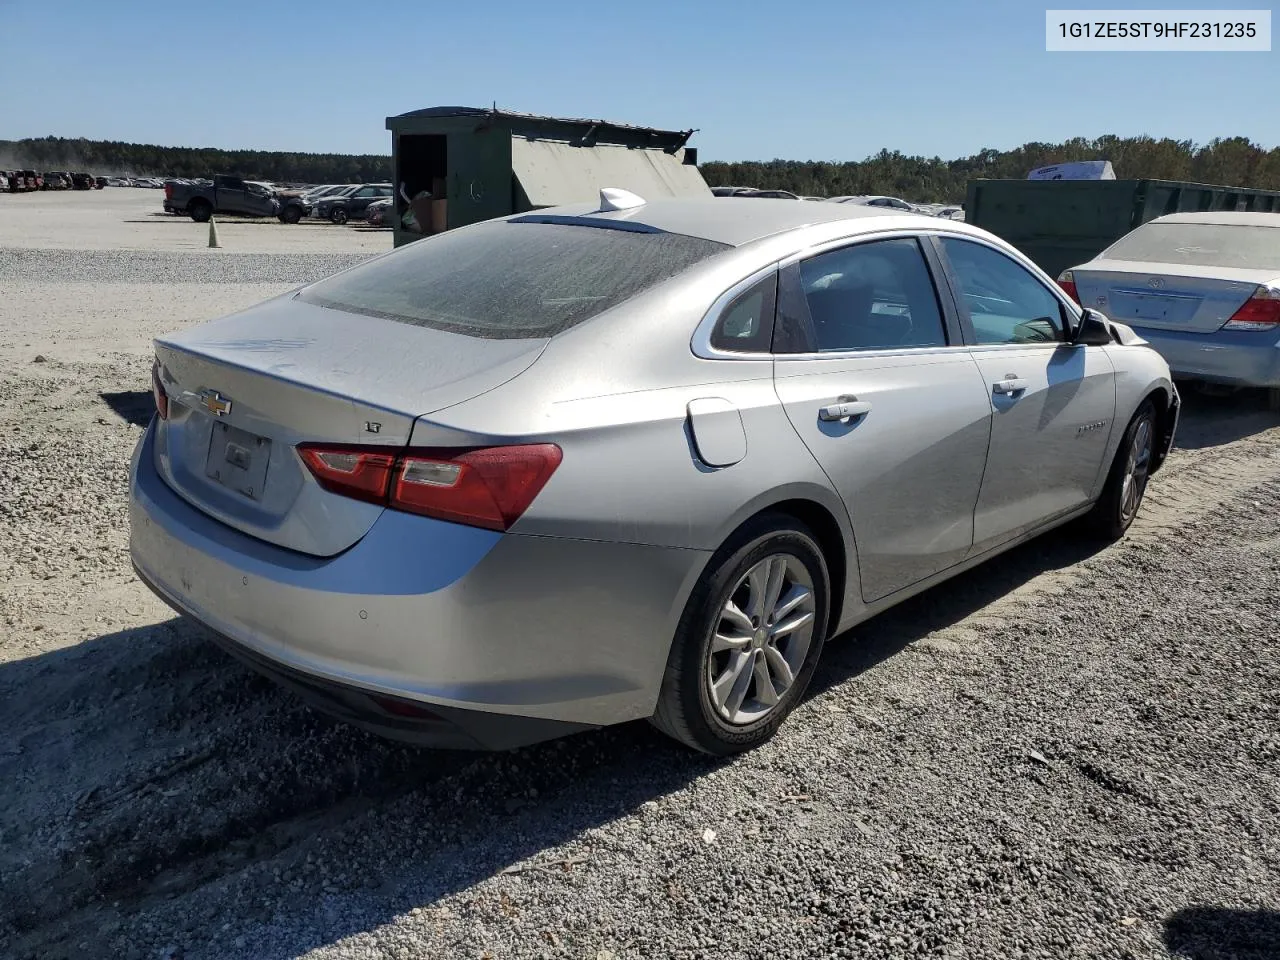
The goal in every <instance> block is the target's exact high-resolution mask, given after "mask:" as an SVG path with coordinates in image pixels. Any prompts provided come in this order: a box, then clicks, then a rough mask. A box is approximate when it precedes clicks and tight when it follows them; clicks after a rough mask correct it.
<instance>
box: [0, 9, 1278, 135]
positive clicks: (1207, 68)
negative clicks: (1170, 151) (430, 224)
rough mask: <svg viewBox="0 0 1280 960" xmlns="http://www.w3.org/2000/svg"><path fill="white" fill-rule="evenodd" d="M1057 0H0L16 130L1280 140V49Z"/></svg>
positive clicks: (6, 104) (0, 63) (6, 131)
mask: <svg viewBox="0 0 1280 960" xmlns="http://www.w3.org/2000/svg"><path fill="white" fill-rule="evenodd" d="M1165 2H1166V3H1168V4H1170V5H1171V4H1172V3H1173V2H1174V0H1165ZM1047 5H1048V6H1054V7H1070V6H1072V4H1071V3H1069V2H1057V3H1050V4H1043V3H1032V2H1026V0H1021V2H1010V0H992V2H977V0H971V2H966V0H886V2H876V0H870V2H868V0H841V2H831V0H808V2H792V3H779V2H771V3H754V2H752V0H738V2H734V3H728V2H720V0H682V2H667V0H645V2H643V3H637V2H627V3H619V2H615V3H610V2H608V0H598V2H595V3H590V2H568V0H541V2H528V0H526V2H519V3H517V2H510V0H489V2H470V3H449V2H441V0H417V2H408V0H387V2H377V0H374V2H368V3H350V2H341V3H340V2H336V0H308V2H305V3H304V2H296V3H285V2H279V0H276V2H272V0H261V2H245V0H215V2H207V3H191V2H187V0H163V2H149V0H106V2H104V0H93V2H87V0H59V2H57V3H53V4H50V3H44V2H33V0H0V14H3V20H2V21H0V22H3V28H0V90H3V91H5V95H4V97H3V98H2V99H0V139H17V138H22V137H37V136H46V135H55V136H64V137H89V138H92V139H110V140H128V141H134V142H145V143H159V144H165V145H181V146H216V147H226V148H251V149H276V150H295V151H317V152H344V153H345V152H351V153H388V152H390V137H389V134H388V133H387V132H386V129H385V125H384V121H385V118H386V117H387V116H388V115H390V114H395V113H401V112H404V111H406V110H412V109H415V108H418V107H424V106H435V105H442V104H449V105H453V104H462V105H466V106H486V105H489V104H491V103H493V102H494V101H495V100H496V101H497V102H498V104H499V105H500V106H502V107H506V108H510V109H513V110H521V111H525V112H530V113H545V114H552V115H565V116H579V117H585V116H590V117H600V118H605V119H609V120H620V121H624V122H631V123H639V124H648V125H653V126H659V127H673V128H684V127H687V126H693V127H698V128H699V129H700V132H699V133H698V134H697V135H696V136H695V138H694V139H693V141H692V143H693V144H694V145H696V146H698V147H699V148H700V154H701V158H702V159H705V160H710V159H719V160H734V159H742V160H754V159H771V158H774V157H783V158H787V159H797V160H808V159H827V160H858V159H862V158H864V157H865V156H867V155H868V154H871V153H874V152H876V151H877V150H879V149H881V148H882V147H885V148H888V149H897V150H901V151H903V152H905V153H909V154H924V155H926V156H933V155H939V156H942V157H944V158H947V159H950V158H952V157H957V156H962V155H968V154H970V153H973V152H975V151H977V150H979V149H981V148H983V147H997V148H1008V147H1012V146H1016V145H1018V144H1021V143H1024V142H1026V141H1028V140H1048V141H1053V140H1061V139H1064V138H1066V137H1069V136H1075V135H1081V136H1097V135H1099V134H1103V133H1117V134H1121V135H1133V134H1140V133H1148V134H1151V135H1153V136H1157V137H1158V136H1171V137H1175V138H1179V139H1186V138H1189V139H1193V140H1195V141H1197V142H1203V141H1206V140H1208V139H1210V138H1212V137H1215V136H1231V135H1244V136H1247V137H1250V138H1251V139H1253V140H1255V141H1257V142H1259V143H1262V144H1263V145H1264V146H1268V147H1272V146H1277V145H1280V112H1277V111H1276V109H1275V99H1276V94H1277V93H1278V92H1280V52H1276V51H1275V50H1273V51H1272V52H1271V53H1247V54H1245V53H1242V54H1230V53H1212V54H1210V53H1205V54H1173V53H1141V54H1139V53H1119V54H1068V53H1046V52H1045V50H1044V10H1045V6H1047ZM1190 5H1192V6H1199V7H1202V8H1204V7H1211V6H1214V4H1213V3H1212V2H1211V0H1199V2H1198V3H1193V4H1190ZM1112 6H1129V7H1142V6H1146V7H1150V6H1152V5H1151V4H1141V3H1129V4H1126V3H1123V2H1119V0H1112ZM1219 6H1231V5H1230V4H1228V5H1219ZM1234 6H1237V7H1248V6H1250V4H1249V3H1237V4H1234ZM1252 6H1254V7H1260V6H1263V4H1259V3H1255V4H1252ZM1277 26H1278V27H1280V22H1278V23H1277ZM15 95H16V96H15Z"/></svg>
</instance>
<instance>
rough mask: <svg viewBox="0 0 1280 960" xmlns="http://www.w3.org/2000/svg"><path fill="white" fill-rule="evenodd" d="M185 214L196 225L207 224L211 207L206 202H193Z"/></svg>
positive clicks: (211, 211) (210, 214) (211, 214)
mask: <svg viewBox="0 0 1280 960" xmlns="http://www.w3.org/2000/svg"><path fill="white" fill-rule="evenodd" d="M187 213H188V215H190V217H191V219H192V220H194V221H195V222H196V223H208V222H209V218H210V217H212V216H213V207H212V205H210V203H209V202H208V201H207V200H195V201H193V202H192V203H191V204H190V205H189V206H188V207H187Z"/></svg>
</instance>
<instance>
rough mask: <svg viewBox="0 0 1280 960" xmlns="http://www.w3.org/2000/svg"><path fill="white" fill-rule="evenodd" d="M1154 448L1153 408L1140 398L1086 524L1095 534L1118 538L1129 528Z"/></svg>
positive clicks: (1153, 406) (1136, 512)
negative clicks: (1140, 401)
mask: <svg viewBox="0 0 1280 960" xmlns="http://www.w3.org/2000/svg"><path fill="white" fill-rule="evenodd" d="M1155 448H1156V407H1155V404H1154V403H1152V402H1151V401H1150V400H1143V401H1142V404H1141V405H1140V406H1139V407H1138V409H1137V411H1136V412H1135V413H1134V415H1133V418H1132V419H1131V420H1130V421H1129V425H1128V426H1127V427H1126V428H1125V431H1124V437H1123V438H1122V439H1121V441H1120V446H1119V448H1118V449H1117V450H1116V456H1115V460H1113V461H1112V463H1111V470H1110V472H1109V473H1108V474H1107V481H1106V484H1105V486H1104V487H1103V488H1102V496H1100V497H1099V498H1098V502H1097V503H1096V504H1094V507H1093V510H1092V511H1091V512H1090V514H1089V517H1088V526H1089V528H1090V531H1091V532H1092V533H1093V534H1094V535H1095V536H1097V537H1099V538H1101V539H1103V540H1119V539H1120V538H1121V537H1123V536H1124V535H1125V533H1126V532H1127V531H1128V529H1129V527H1130V525H1131V524H1132V523H1133V521H1134V518H1135V517H1137V515H1138V510H1139V509H1140V508H1141V507H1142V497H1143V494H1145V493H1146V490H1147V480H1148V478H1149V477H1150V475H1151V459H1152V457H1153V456H1154V454H1155Z"/></svg>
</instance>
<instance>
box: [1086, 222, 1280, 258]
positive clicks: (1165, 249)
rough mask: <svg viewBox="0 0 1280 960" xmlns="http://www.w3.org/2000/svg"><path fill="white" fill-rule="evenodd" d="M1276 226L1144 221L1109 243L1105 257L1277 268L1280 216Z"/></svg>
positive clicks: (1279, 248)
mask: <svg viewBox="0 0 1280 960" xmlns="http://www.w3.org/2000/svg"><path fill="white" fill-rule="evenodd" d="M1276 224H1277V225H1276V226H1274V227H1259V226H1250V225H1245V224H1240V225H1235V224H1224V223H1146V224H1143V225H1142V226H1140V227H1138V229H1137V230H1134V231H1133V232H1132V233H1130V234H1128V235H1127V236H1124V237H1121V238H1120V239H1119V240H1118V241H1116V242H1115V243H1114V244H1112V245H1111V246H1110V247H1109V248H1108V249H1107V250H1106V252H1105V253H1103V256H1104V257H1106V258H1107V259H1109V260H1145V261H1147V262H1150V263H1181V264H1188V265H1191V266H1200V265H1202V266H1206V267H1239V268H1241V269H1243V270H1272V269H1274V270H1280V216H1277V217H1276Z"/></svg>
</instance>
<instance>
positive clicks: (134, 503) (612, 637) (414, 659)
mask: <svg viewBox="0 0 1280 960" xmlns="http://www.w3.org/2000/svg"><path fill="white" fill-rule="evenodd" d="M153 436H154V430H153V428H149V429H148V430H147V432H146V433H145V435H144V436H143V439H142V441H141V442H140V443H139V445H138V449H137V451H136V452H135V454H134V460H133V467H132V470H131V476H130V521H131V532H130V552H131V555H132V558H133V563H134V567H135V569H136V570H137V571H138V574H139V576H140V577H141V579H142V580H143V581H144V582H145V583H146V584H147V585H148V586H149V587H151V589H152V590H154V591H155V592H156V593H157V594H158V595H159V596H160V597H161V598H162V599H163V600H165V602H167V603H168V604H169V605H170V606H172V607H174V608H175V609H177V610H178V611H180V612H181V613H183V614H185V615H186V616H188V617H190V618H192V619H194V620H196V621H199V622H200V623H201V624H203V625H204V626H205V627H207V628H208V629H209V630H210V631H211V632H212V633H214V634H215V635H216V636H217V637H218V638H219V640H220V642H221V643H222V644H223V645H224V646H227V647H228V648H229V649H231V650H232V651H233V652H234V653H235V654H236V655H237V656H240V657H241V658H242V659H244V660H245V661H246V662H248V663H250V664H251V665H252V666H254V667H255V669H258V670H260V671H261V672H263V673H266V674H268V675H270V676H272V677H273V678H275V679H276V680H278V681H280V682H282V683H284V684H285V685H286V686H289V687H291V688H292V689H295V690H297V691H299V692H300V693H302V694H303V696H305V697H306V698H307V699H308V700H309V701H310V702H312V703H313V704H315V705H316V706H318V707H320V708H321V709H322V710H325V711H327V712H329V713H332V714H336V715H338V716H341V717H344V718H346V719H348V720H352V721H353V722H357V723H360V724H362V725H364V726H366V727H368V728H370V729H374V730H376V731H377V732H379V733H383V734H385V735H389V736H394V737H398V738H400V739H412V740H414V741H416V742H420V743H438V744H440V745H447V746H492V747H509V746H515V745H517V744H519V743H527V742H534V741H537V740H543V739H547V738H549V737H554V736H557V735H559V734H560V733H564V732H569V731H571V730H574V729H581V728H584V727H594V726H603V725H607V724H611V723H618V722H622V721H626V720H632V719H637V718H640V717H647V716H650V715H651V714H652V713H653V709H654V706H655V704H656V702H657V696H658V689H659V686H660V684H661V681H662V674H663V671H664V669H665V664H666V659H667V653H668V651H669V648H670V643H671V638H672V636H673V635H674V632H675V625H676V622H677V620H678V618H679V615H680V611H681V610H682V609H683V606H684V602H685V599H686V598H687V596H688V593H689V591H690V590H691V589H692V586H693V582H694V580H695V579H696V577H697V575H698V573H699V572H700V571H701V569H702V567H703V565H704V564H705V562H706V559H707V557H708V554H706V553H704V552H701V551H694V550H680V549H672V548H664V547H649V546H640V545H633V544H620V543H602V542H598V541H586V540H568V539H560V538H553V537H528V536H515V535H510V534H508V535H502V534H497V533H493V532H491V531H487V530H480V529H474V528H468V527H459V526H458V525H456V524H447V523H443V522H441V521H436V520H431V519H428V518H425V517H417V516H412V515H409V514H403V513H398V512H396V511H392V510H387V511H385V512H384V513H383V514H382V515H381V516H380V517H379V519H378V520H377V521H375V523H374V525H373V527H372V528H371V529H370V530H369V532H368V533H367V534H365V536H364V538H363V539H361V540H360V541H359V542H358V543H356V544H355V545H354V546H352V547H351V548H349V549H348V550H346V551H344V552H343V553H341V554H338V555H337V556H335V557H330V558H317V557H312V556H309V555H306V554H301V553H297V552H294V551H291V550H286V549H283V548H280V547H276V546H273V545H271V544H268V543H265V542H264V541H261V540H258V539H256V538H253V537H250V536H247V535H245V534H241V533H239V532H238V531H236V530H234V529H232V528H231V527H228V526H226V525H225V524H222V523H220V522H219V521H217V520H214V519H213V518H212V517H209V516H208V515H207V514H205V513H203V512H202V511H199V510H197V509H195V508H194V507H192V506H191V505H190V504H188V503H187V502H186V501H185V500H183V499H182V498H181V497H179V496H178V495H177V494H176V493H174V492H173V490H172V489H170V488H169V486H168V485H167V484H165V483H164V481H163V480H162V479H161V477H160V475H159V474H158V473H157V471H156V469H155V466H154V459H153V458H154V449H153ZM371 695H377V696H383V697H390V698H394V699H397V700H403V701H407V702H409V703H411V704H417V705H420V706H421V707H423V708H425V709H427V710H429V711H430V712H431V714H432V715H433V717H432V718H423V717H411V716H405V715H404V713H405V712H404V711H401V712H396V711H394V710H388V709H387V708H386V706H385V705H379V703H378V702H377V701H376V700H373V699H371ZM477 715H479V716H477Z"/></svg>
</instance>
